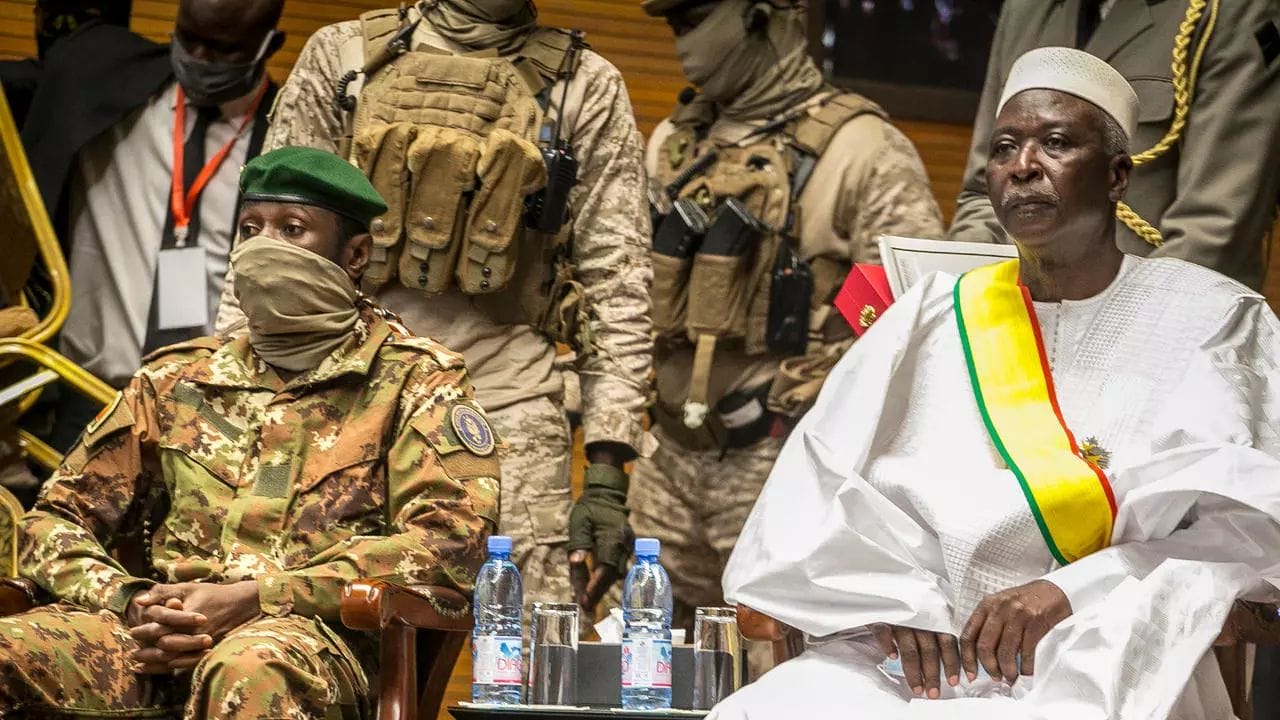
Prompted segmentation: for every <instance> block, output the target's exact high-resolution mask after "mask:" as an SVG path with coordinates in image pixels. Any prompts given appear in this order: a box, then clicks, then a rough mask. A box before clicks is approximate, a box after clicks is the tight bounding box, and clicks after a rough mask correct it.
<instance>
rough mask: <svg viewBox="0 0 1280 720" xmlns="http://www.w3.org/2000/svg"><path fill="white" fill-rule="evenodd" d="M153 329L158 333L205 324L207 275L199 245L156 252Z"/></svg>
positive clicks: (207, 320)
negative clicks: (156, 298) (158, 254)
mask: <svg viewBox="0 0 1280 720" xmlns="http://www.w3.org/2000/svg"><path fill="white" fill-rule="evenodd" d="M156 292H157V293H159V302H158V303H157V307H156V310H157V318H156V325H157V327H158V328H159V329H161V330H175V329H177V328H189V327H205V326H206V325H208V324H209V275H208V269H207V268H206V266H205V251H204V248H202V247H200V246H199V245H196V246H193V247H181V248H171V249H167V250H161V251H160V264H159V268H158V269H157V272H156Z"/></svg>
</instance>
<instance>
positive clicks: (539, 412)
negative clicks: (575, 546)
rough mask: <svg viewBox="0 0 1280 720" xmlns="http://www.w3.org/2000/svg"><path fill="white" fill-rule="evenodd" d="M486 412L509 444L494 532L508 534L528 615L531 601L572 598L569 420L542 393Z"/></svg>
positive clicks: (504, 453)
mask: <svg viewBox="0 0 1280 720" xmlns="http://www.w3.org/2000/svg"><path fill="white" fill-rule="evenodd" d="M485 414H486V416H487V417H488V418H489V422H490V424H492V425H493V427H494V429H495V430H496V431H497V433H498V436H499V437H501V438H502V439H503V440H504V441H505V442H506V445H507V447H506V449H505V450H503V451H501V452H502V457H501V464H502V499H501V503H500V506H499V513H500V514H501V517H500V518H499V527H498V532H499V533H501V534H503V535H510V536H511V539H512V544H513V547H512V552H511V561H512V562H513V563H515V564H516V567H518V568H520V577H521V579H522V580H523V581H524V603H525V617H526V618H528V617H529V608H530V606H531V605H532V604H533V602H535V601H538V600H541V601H545V602H571V601H572V598H573V593H572V590H571V588H570V585H569V553H568V551H567V550H566V549H565V545H566V544H567V543H568V542H569V511H570V510H571V509H572V507H573V488H572V479H571V467H570V464H571V459H572V453H573V440H572V438H571V437H570V435H569V421H568V419H567V418H566V417H565V413H564V409H563V408H561V407H560V406H559V405H557V404H555V403H553V402H552V401H551V400H549V399H547V398H545V397H543V398H536V399H533V400H526V401H524V402H520V403H516V404H515V405H508V406H507V407H504V408H502V409H500V410H486V412H485ZM526 626H527V623H526Z"/></svg>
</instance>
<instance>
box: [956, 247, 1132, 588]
mask: <svg viewBox="0 0 1280 720" xmlns="http://www.w3.org/2000/svg"><path fill="white" fill-rule="evenodd" d="M955 307H956V321H957V322H958V323H959V326H960V341H961V344H962V345H963V346H964V356H965V362H966V363H967V364H968V366H969V379H970V380H971V381H972V382H973V393H974V395H975V396H976V397H977V400H978V409H979V410H980V411H981V412H982V419H983V421H984V422H985V423H986V426H987V431H988V432H989V433H990V434H991V440H992V442H993V443H995V446H996V450H998V451H999V452H1000V455H1001V457H1003V458H1004V461H1005V463H1006V464H1007V465H1008V466H1009V469H1010V470H1012V471H1013V474H1014V476H1016V477H1017V478H1018V483H1019V485H1021V486H1022V492H1023V494H1025V495H1026V497H1027V504H1028V505H1030V506H1031V514H1032V515H1034V516H1035V519H1036V523H1037V524H1038V525H1039V526H1040V532H1041V533H1042V534H1043V535H1044V541H1045V543H1047V544H1048V545H1049V552H1051V553H1053V557H1054V558H1055V559H1057V561H1058V562H1060V563H1062V564H1064V565H1065V564H1067V563H1070V562H1073V561H1075V560H1078V559H1079V558H1082V557H1084V556H1085V555H1088V554H1089V553H1092V552H1095V551H1097V550H1101V549H1102V548H1104V547H1106V546H1107V545H1108V544H1109V543H1110V541H1111V528H1112V525H1113V523H1114V522H1115V517H1116V501H1115V497H1114V495H1112V492H1111V484H1110V483H1109V482H1108V481H1107V476H1106V474H1105V473H1104V472H1103V471H1102V470H1101V469H1100V468H1098V467H1097V466H1096V465H1094V464H1093V463H1091V462H1088V461H1087V460H1085V459H1084V458H1083V457H1082V456H1081V453H1080V448H1079V446H1078V445H1077V444H1076V439H1075V436H1074V435H1072V434H1071V431H1070V430H1069V429H1067V426H1066V423H1065V422H1063V419H1062V411H1061V410H1060V409H1059V408H1058V398H1057V396H1056V395H1055V394H1054V390H1053V376H1052V375H1051V374H1050V372H1049V363H1048V360H1047V359H1046V358H1045V354H1044V343H1043V341H1042V340H1041V338H1040V326H1039V324H1038V323H1037V322H1036V314H1035V311H1034V310H1033V308H1032V305H1031V295H1030V293H1028V292H1027V290H1026V288H1025V287H1023V286H1022V285H1021V284H1019V282H1018V261H1017V260H1007V261H1005V262H1001V263H997V264H995V265H988V266H986V267H981V268H978V269H976V270H971V271H969V272H967V273H965V274H964V275H963V276H962V277H961V278H960V281H959V282H957V283H956V288H955Z"/></svg>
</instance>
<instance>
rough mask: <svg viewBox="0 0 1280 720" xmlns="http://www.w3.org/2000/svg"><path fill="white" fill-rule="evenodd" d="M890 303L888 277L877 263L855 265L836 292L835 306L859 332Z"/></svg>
mask: <svg viewBox="0 0 1280 720" xmlns="http://www.w3.org/2000/svg"><path fill="white" fill-rule="evenodd" d="M892 304H893V291H892V290H890V289H889V277H888V275H886V274H885V271H884V268H883V267H881V266H880V265H863V264H859V265H854V266H853V269H852V270H850V271H849V277H847V278H845V280H844V285H842V286H840V292H838V293H836V301H835V306H836V309H837V310H839V311H840V314H841V315H843V316H844V319H845V320H847V321H848V322H849V324H850V325H851V326H853V331H854V333H856V334H857V335H859V336H861V335H862V333H864V332H866V331H867V328H869V327H871V324H872V323H874V322H875V321H876V320H877V319H879V317H880V316H881V315H883V314H884V311H885V310H888V309H889V306H890V305H892Z"/></svg>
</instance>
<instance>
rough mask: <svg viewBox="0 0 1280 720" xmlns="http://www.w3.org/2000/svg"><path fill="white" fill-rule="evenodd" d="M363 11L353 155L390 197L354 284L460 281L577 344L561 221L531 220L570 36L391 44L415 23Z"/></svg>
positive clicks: (500, 312) (511, 318)
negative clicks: (462, 45) (497, 43)
mask: <svg viewBox="0 0 1280 720" xmlns="http://www.w3.org/2000/svg"><path fill="white" fill-rule="evenodd" d="M360 21H361V29H362V32H363V36H364V50H365V73H366V77H365V82H364V85H363V87H362V88H361V91H360V95H359V100H358V103H357V104H356V110H355V116H354V120H353V124H352V136H351V143H350V159H351V161H352V162H353V163H355V164H356V166H358V167H359V168H360V169H361V170H363V171H364V173H365V174H366V175H367V176H368V177H369V180H370V182H371V183H372V184H373V186H374V188H376V189H377V191H378V193H379V194H380V195H382V197H383V199H385V200H386V202H387V207H388V209H387V212H386V213H385V214H383V215H381V216H379V217H377V218H375V219H374V220H373V222H372V223H371V225H370V234H371V235H372V237H373V251H372V254H371V257H370V262H369V268H368V270H366V272H365V276H364V281H363V285H364V287H363V289H364V290H365V291H366V292H370V293H373V292H376V291H377V290H378V289H379V288H381V287H383V286H384V285H386V284H387V283H390V282H399V283H400V284H401V285H403V286H405V287H408V288H412V289H415V290H420V291H421V292H423V293H424V294H426V295H435V294H438V293H443V292H446V291H449V290H452V289H455V288H456V289H457V290H459V291H460V292H462V293H464V294H466V295H470V296H474V302H475V303H476V305H477V306H478V307H479V308H480V309H481V311H482V312H484V313H486V314H487V315H489V316H490V317H492V318H493V319H494V320H495V321H497V322H502V323H512V324H522V325H531V326H533V327H535V328H536V329H538V330H540V331H542V332H543V333H545V334H547V335H548V336H550V337H551V338H552V339H553V340H556V341H559V342H565V343H567V344H569V345H570V346H573V347H574V348H575V349H578V350H582V351H585V350H586V348H585V347H584V345H585V344H586V343H584V342H583V341H582V340H583V338H582V333H584V332H585V329H586V322H585V320H586V317H585V305H584V303H583V302H582V300H583V292H582V287H581V285H580V284H579V283H578V282H577V280H576V279H575V277H574V275H575V273H574V268H573V266H572V263H571V238H570V223H569V222H568V221H567V220H565V221H564V222H563V223H556V227H557V228H558V229H556V230H554V231H542V230H538V229H535V228H534V227H531V226H530V225H531V223H530V222H529V221H528V215H529V212H530V210H529V200H530V198H536V197H537V196H538V194H539V193H540V192H541V191H542V190H543V189H544V188H546V186H547V183H548V170H547V168H548V165H547V160H546V159H544V157H543V150H544V149H547V148H549V147H551V146H552V145H553V144H554V143H555V141H556V138H555V137H554V134H553V133H552V125H551V123H550V122H549V121H548V119H547V112H546V107H547V104H548V102H549V98H550V92H551V88H552V86H553V85H554V84H555V82H556V81H557V79H559V78H566V82H567V77H568V76H571V74H572V71H573V69H574V68H572V67H569V66H570V65H572V64H573V63H574V62H576V58H577V52H576V49H575V50H574V51H573V52H571V51H570V48H571V47H572V46H573V44H574V43H575V42H577V41H576V40H574V39H572V38H571V36H570V34H569V33H567V32H564V31H560V30H553V29H538V30H536V31H535V32H534V33H533V35H532V36H531V37H530V38H529V40H528V41H527V42H526V43H525V46H524V48H522V50H521V54H520V56H518V57H513V58H503V57H498V56H496V55H495V54H493V53H474V54H464V55H453V54H451V53H449V52H446V51H444V50H439V49H435V48H431V47H425V46H423V47H419V48H413V49H409V48H406V47H404V46H403V45H401V46H400V47H397V46H396V43H395V42H393V41H396V40H397V39H398V41H399V42H400V43H405V42H408V41H409V39H410V38H411V31H412V27H411V26H410V23H408V20H407V18H406V17H405V16H404V15H403V14H400V13H398V12H396V11H394V10H380V11H374V12H369V13H365V14H364V15H362V16H361V17H360ZM579 47H585V45H579ZM561 112H563V109H561ZM568 215H569V216H571V215H572V213H568Z"/></svg>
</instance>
